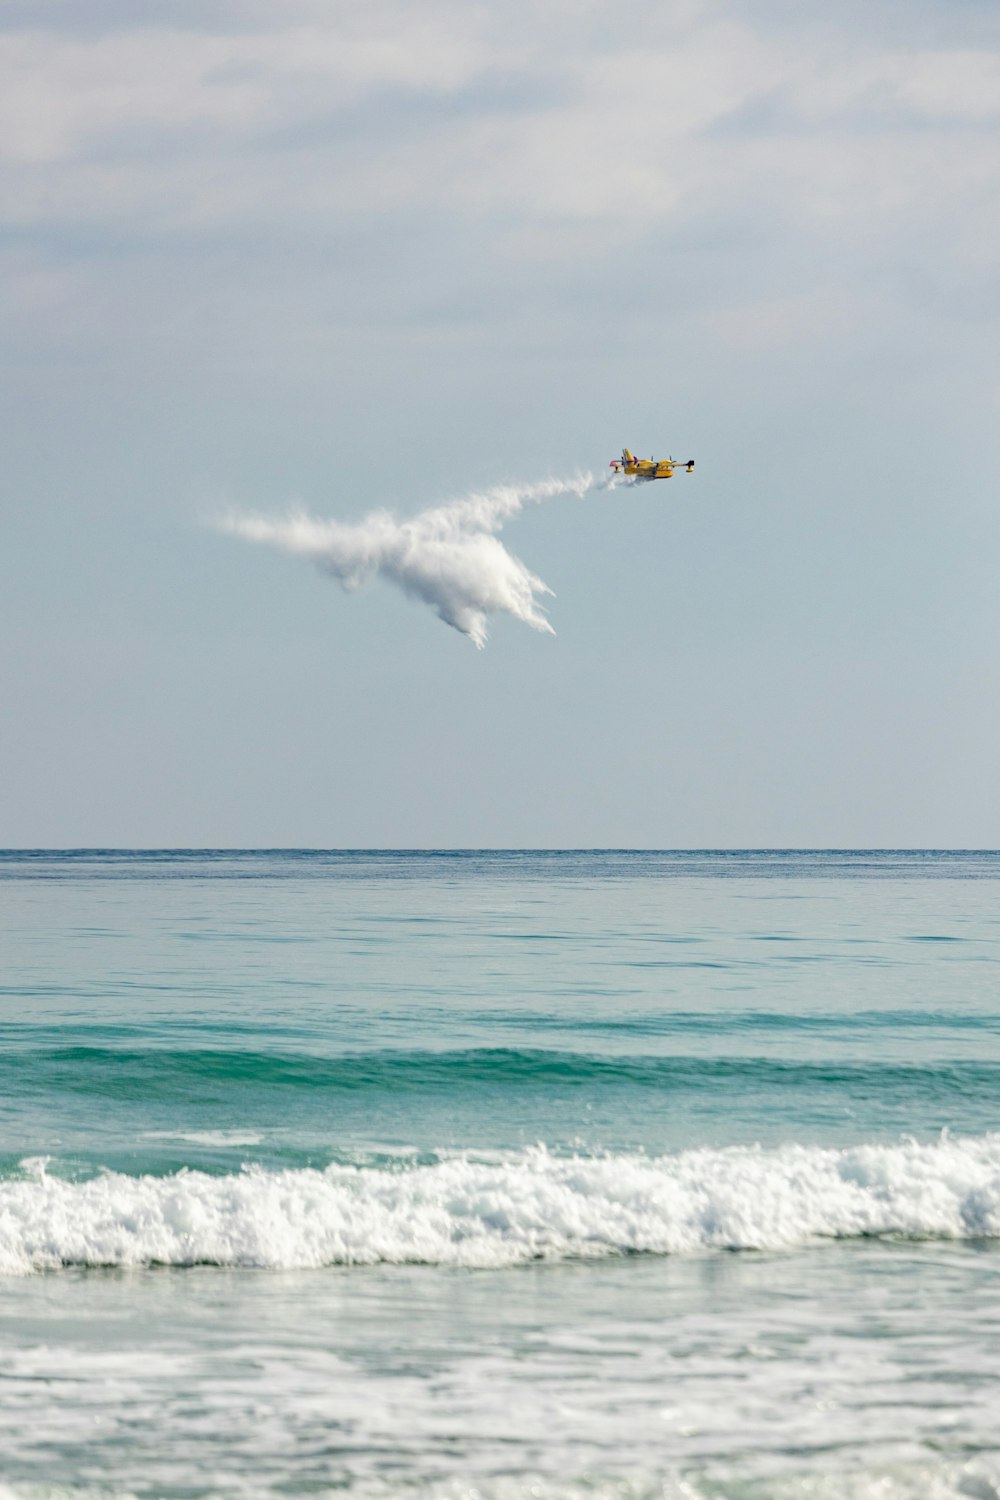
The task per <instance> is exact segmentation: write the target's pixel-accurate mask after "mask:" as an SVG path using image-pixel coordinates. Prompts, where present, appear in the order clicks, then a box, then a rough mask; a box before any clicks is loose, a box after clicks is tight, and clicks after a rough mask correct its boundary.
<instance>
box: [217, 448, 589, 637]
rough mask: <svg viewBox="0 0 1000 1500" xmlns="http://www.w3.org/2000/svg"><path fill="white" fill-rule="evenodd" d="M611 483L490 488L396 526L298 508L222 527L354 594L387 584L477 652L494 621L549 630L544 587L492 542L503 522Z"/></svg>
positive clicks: (236, 516)
mask: <svg viewBox="0 0 1000 1500" xmlns="http://www.w3.org/2000/svg"><path fill="white" fill-rule="evenodd" d="M614 483H615V481H614V480H613V479H607V480H605V479H600V480H599V479H596V478H595V477H594V475H592V474H577V475H574V476H573V477H572V478H570V479H547V480H542V481H541V482H540V483H536V484H520V485H515V484H506V485H496V486H494V487H493V488H492V489H488V490H482V491H479V492H477V493H474V494H470V495H465V496H463V497H462V498H461V499H458V500H452V501H450V502H449V503H447V504H445V505H436V506H432V507H430V508H429V509H427V510H422V511H420V512H419V513H418V514H417V515H414V516H410V517H404V518H402V519H400V518H398V517H396V516H394V515H392V514H390V512H388V511H384V510H378V511H372V512H371V513H370V514H369V515H367V516H364V517H363V518H362V520H360V521H357V522H355V523H354V524H348V523H346V522H343V521H323V520H318V519H316V518H315V517H313V516H309V515H306V514H305V513H304V512H301V511H300V512H297V513H293V514H291V515H286V516H260V515H243V514H240V513H238V512H233V513H232V514H230V515H228V516H226V517H224V518H223V520H222V521H221V522H220V525H221V527H222V529H223V530H224V531H230V532H232V533H234V534H235V535H236V536H242V537H245V538H246V539H247V540H248V541H253V542H264V543H266V544H268V545H270V546H272V547H278V548H280V549H281V550H282V551H284V552H291V553H294V554H296V555H298V556H300V557H308V558H311V559H312V560H313V561H314V562H316V563H318V564H319V566H320V567H321V568H322V569H323V570H324V572H326V573H330V574H331V575H332V576H333V577H334V578H336V579H338V580H339V582H340V583H342V584H343V586H344V588H345V589H357V588H360V587H361V586H362V585H363V584H365V583H367V582H368V581H369V579H371V578H373V577H375V576H376V575H378V576H380V577H382V578H385V579H387V580H388V582H390V583H394V584H396V585H397V587H399V588H401V589H402V590H403V591H404V593H407V594H410V595H411V596H412V597H413V598H416V599H422V600H423V602H424V603H425V604H429V605H431V606H432V608H433V609H435V610H436V611H437V613H438V615H439V616H440V618H441V619H442V620H444V621H445V623H446V624H448V625H453V626H454V627H455V629H456V630H459V631H461V632H462V634H463V635H467V636H468V637H469V639H470V640H471V641H472V643H473V644H474V645H476V646H482V645H484V644H485V641H486V630H487V625H488V622H489V620H490V618H491V617H492V616H493V615H498V614H508V615H512V616H513V618H514V619H515V620H521V621H523V623H524V624H525V625H530V626H531V627H532V629H534V630H541V631H547V632H548V633H550V634H551V633H552V626H551V625H550V624H549V622H548V620H547V619H546V616H545V610H544V608H543V607H542V604H541V600H542V598H543V597H544V596H545V595H546V594H551V592H552V590H551V589H550V588H549V587H548V585H547V584H545V583H543V582H542V580H541V579H540V578H537V577H536V576H535V575H534V573H531V572H529V570H528V569H527V568H526V567H525V565H524V563H522V562H521V560H520V558H517V557H515V556H513V554H512V553H510V552H508V551H507V549H506V547H505V546H504V545H503V543H502V542H501V541H500V540H499V538H498V537H497V532H499V531H500V529H501V527H502V526H503V525H504V522H505V521H509V520H510V519H511V517H512V516H515V515H517V513H518V512H519V511H521V510H523V509H524V507H525V506H526V505H539V504H541V503H542V501H544V500H551V499H554V498H555V497H556V496H559V495H577V496H583V495H585V494H586V493H587V491H588V490H591V489H595V488H608V487H610V486H611V485H613V484H614Z"/></svg>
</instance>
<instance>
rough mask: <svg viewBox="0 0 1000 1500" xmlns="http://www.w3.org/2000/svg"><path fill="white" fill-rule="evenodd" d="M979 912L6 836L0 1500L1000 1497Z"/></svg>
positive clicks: (991, 1060) (579, 877)
mask: <svg viewBox="0 0 1000 1500" xmlns="http://www.w3.org/2000/svg"><path fill="white" fill-rule="evenodd" d="M998 896H1000V856H998V855H995V854H989V853H920V852H916V853H915V852H912V851H911V852H900V853H878V852H861V853H856V854H843V853H837V852H820V853H803V852H796V851H779V852H771V853H754V852H742V853H730V854H718V853H710V852H709V853H691V854H651V853H634V852H628V851H617V852H596V853H595V852H586V851H584V852H576V853H570V854H547V853H505V854H491V853H475V852H470V853H444V854H425V853H413V854H380V853H378V852H361V853H349V854H348V853H309V852H294V851H257V852H252V853H246V854H234V853H232V852H226V851H219V852H213V851H200V852H199V851H184V852H177V851H161V852H152V853H149V852H147V853H141V854H123V853H116V852H114V851H99V850H95V851H84V852H73V853H59V852H55V853H52V852H42V853H30V854H26V853H7V854H0V943H2V954H3V964H2V969H0V1030H2V1049H0V1318H2V1330H0V1331H2V1342H0V1392H2V1398H3V1399H2V1400H0V1485H2V1484H3V1483H4V1482H5V1483H6V1484H8V1485H9V1486H10V1487H11V1489H12V1490H13V1492H14V1493H15V1494H17V1495H28V1494H36V1495H37V1494H40V1493H42V1492H45V1493H48V1492H50V1491H51V1489H52V1488H53V1487H55V1488H56V1489H58V1490H59V1491H60V1493H64V1492H69V1493H72V1494H84V1493H93V1492H99V1493H102V1494H133V1495H138V1496H151V1497H152V1496H178V1497H180V1496H191V1497H195V1496H209V1495H219V1496H227V1497H228V1496H256V1495H261V1496H264V1495H267V1496H271V1495H279V1494H280V1495H286V1494H305V1493H310V1494H324V1493H330V1492H332V1491H333V1490H344V1489H347V1490H350V1491H351V1492H352V1493H354V1494H356V1495H358V1496H360V1497H367V1496H380V1495H383V1494H384V1495H388V1494H389V1493H392V1494H397V1493H400V1492H402V1493H406V1494H408V1495H409V1494H414V1495H416V1494H420V1495H442V1496H444V1495H448V1496H455V1497H458V1496H459V1495H461V1496H473V1500H474V1497H475V1495H478V1496H481V1497H483V1500H493V1497H496V1500H503V1497H505V1496H510V1497H511V1500H515V1497H516V1500H521V1497H527V1496H536V1497H542V1500H547V1497H549V1496H552V1497H553V1500H556V1497H563V1496H567V1497H568V1496H574V1497H575V1496H577V1495H580V1496H583V1495H584V1494H586V1495H593V1496H599V1497H601V1500H604V1497H608V1500H610V1497H611V1496H631V1495H635V1496H637V1497H638V1496H646V1495H654V1494H655V1495H657V1496H675V1495H676V1496H677V1497H682V1496H683V1497H686V1500H698V1497H700V1496H733V1497H736V1496H748V1497H760V1500H763V1497H767V1496H774V1497H778V1500H780V1497H784V1496H788V1497H789V1500H791V1497H799V1496H801V1497H805V1496H826V1495H830V1496H831V1497H833V1496H840V1495H850V1496H854V1495H856V1496H858V1497H862V1496H865V1497H867V1496H871V1497H875V1496H878V1497H881V1500H894V1497H895V1496H897V1495H898V1496H901V1497H902V1496H911V1495H912V1496H927V1497H934V1500H940V1497H946V1496H952V1495H973V1496H979V1497H981V1500H982V1497H985V1496H994V1497H995V1496H998V1495H1000V1353H998V1350H1000V1341H998V1334H1000V1304H998V1296H997V1294H998V1292H1000V1279H998V1278H1000V1253H998V1251H1000V1134H997V1133H995V1132H997V1131H998V1128H1000V1119H998V1102H1000V1091H998V1086H1000V1004H998V998H1000V984H998V981H1000V968H998V964H1000V903H998ZM0 1493H2V1490H0Z"/></svg>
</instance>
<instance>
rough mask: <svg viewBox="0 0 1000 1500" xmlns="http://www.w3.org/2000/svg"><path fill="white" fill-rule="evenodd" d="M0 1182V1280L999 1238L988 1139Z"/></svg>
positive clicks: (996, 1160) (495, 1263)
mask: <svg viewBox="0 0 1000 1500" xmlns="http://www.w3.org/2000/svg"><path fill="white" fill-rule="evenodd" d="M22 1173H23V1175H22V1176H21V1177H20V1178H18V1179H15V1180H7V1181H5V1182H2V1183H0V1270H2V1271H4V1272H7V1273H22V1274H23V1273H27V1272H30V1271H33V1270H49V1269H57V1268H59V1267H63V1266H95V1267H96V1266H106V1267H107V1266H114V1267H127V1266H153V1265H162V1266H191V1265H217V1266H231V1267H241V1266H246V1267H262V1268H272V1269H283V1268H287V1269H293V1268H295V1269H297V1268H310V1267H320V1266H334V1265H341V1266H352V1265H378V1264H424V1265H438V1266H465V1267H480V1268H488V1267H500V1266H512V1265H517V1264H519V1263H523V1262H527V1261H533V1260H564V1259H575V1258H582V1259H587V1258H596V1257H602V1256H609V1255H626V1254H637V1253H645V1254H650V1255H678V1254H691V1253H697V1252H706V1251H714V1250H751V1249H753V1250H765V1249H785V1248H790V1247H794V1246H799V1245H805V1244H808V1243H810V1242H814V1241H818V1240H823V1239H834V1240H836V1239H853V1238H859V1237H865V1236H902V1237H907V1238H912V1239H917V1240H920V1239H930V1238H944V1239H955V1240H962V1239H978V1238H997V1237H1000V1135H990V1136H985V1137H980V1138H975V1139H949V1138H947V1137H945V1138H942V1139H941V1140H939V1141H937V1142H935V1143H933V1144H930V1145H925V1144H919V1143H917V1142H912V1141H910V1142H902V1143H899V1144H895V1145H867V1146H862V1147H856V1148H854V1149H850V1150H835V1149H829V1148H822V1147H816V1146H798V1145H792V1146H786V1147H783V1148H781V1149H778V1150H763V1149H761V1148H757V1147H754V1148H748V1147H738V1148H737V1147H733V1148H729V1149H725V1150H709V1149H699V1150H693V1151H685V1152H682V1153H679V1154H677V1155H673V1156H661V1157H647V1156H643V1155H639V1154H614V1155H606V1156H597V1157H585V1156H567V1157H559V1156H555V1155H550V1154H549V1153H548V1152H547V1151H546V1150H545V1149H544V1148H543V1147H534V1148H531V1149H529V1150H527V1151H520V1152H510V1153H505V1154H497V1155H493V1156H489V1157H485V1156H477V1155H474V1154H472V1153H469V1152H464V1153H456V1154H455V1155H453V1156H448V1157H444V1158H442V1159H439V1160H437V1161H435V1162H433V1163H430V1164H427V1163H418V1164H414V1163H413V1162H412V1161H407V1160H405V1159H401V1160H399V1161H396V1162H394V1163H391V1164H388V1165H386V1166H381V1167H372V1166H351V1165H343V1164H338V1165H333V1166H330V1167H328V1168H326V1169H325V1170H323V1171H320V1170H316V1169H311V1168H303V1169H296V1170H285V1171H267V1170H265V1169H263V1168H260V1167H246V1168H244V1169H243V1170H242V1171H241V1172H239V1173H235V1174H230V1175H228V1176H220V1177H213V1176H210V1175H207V1174H205V1173H202V1172H196V1171H186V1170H185V1171H181V1172H178V1173H176V1174H174V1175H172V1176H168V1177H152V1176H138V1177H133V1176H128V1175H125V1174H123V1173H117V1172H105V1173H103V1174H102V1175H100V1176H98V1177H95V1178H92V1179H90V1180H88V1181H82V1182H81V1181H73V1182H71V1181H66V1180H64V1179H62V1178H59V1177H56V1176H54V1175H52V1174H50V1173H49V1172H48V1171H47V1170H46V1168H45V1165H44V1163H39V1162H25V1163H23V1164H22Z"/></svg>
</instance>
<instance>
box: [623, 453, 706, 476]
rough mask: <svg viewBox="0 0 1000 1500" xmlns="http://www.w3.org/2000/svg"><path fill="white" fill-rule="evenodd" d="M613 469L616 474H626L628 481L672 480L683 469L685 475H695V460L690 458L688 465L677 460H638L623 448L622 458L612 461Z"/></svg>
mask: <svg viewBox="0 0 1000 1500" xmlns="http://www.w3.org/2000/svg"><path fill="white" fill-rule="evenodd" d="M611 467H612V469H614V471H615V473H616V474H624V475H625V476H626V477H627V478H628V479H672V478H673V477H674V470H675V469H683V470H684V472H685V474H691V473H693V471H694V459H693V458H689V459H688V461H687V463H686V464H682V463H678V462H677V460H676V459H675V458H660V459H656V458H636V457H635V455H634V454H633V453H630V452H629V451H628V449H627V448H623V449H622V456H621V458H613V459H612V460H611Z"/></svg>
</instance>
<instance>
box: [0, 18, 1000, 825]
mask: <svg viewBox="0 0 1000 1500" xmlns="http://www.w3.org/2000/svg"><path fill="white" fill-rule="evenodd" d="M998 127H1000V9H998V7H997V5H996V3H995V0H905V3H904V0H867V3H864V4H862V3H860V0H839V3H838V4H836V5H830V4H829V3H827V0H823V3H814V0H753V3H751V0H615V3H613V4H612V3H610V0H573V3H569V0H531V3H527V0H504V3H502V4H501V3H499V0H481V3H476V0H419V3H418V0H366V3H365V4H364V5H358V4H357V3H356V0H351V3H347V0H282V4H281V5H274V4H273V3H267V4H265V3H263V0H160V3H158V4H157V5H156V6H150V7H136V6H135V5H134V4H133V3H132V0H87V3H86V4H80V3H79V0H0V375H2V400H0V451H2V453H3V465H2V478H0V535H2V541H0V845H5V846H8V847H26V846H29V847H73V846H134V847H157V846H160V847H163V846H202V847H204V846H232V847H261V846H309V847H456V846H457V847H472V846H499V847H597V846H612V847H663V848H674V847H766V846H813V847H816V846H819V847H828V846H837V847H871V846H881V847H886V846H889V847H906V846H909V847H912V846H920V847H930V846H948V847H998V846H1000V776H998V774H997V769H996V768H997V765H998V764H1000V594H998V588H997V579H998V562H1000V506H998V498H1000V496H998V482H997V475H998V460H1000V441H998V432H1000V363H998V356H997V350H998V349H1000V261H998V256H997V246H998V244H1000V128H998ZM623 445H628V446H629V447H630V448H632V449H633V450H635V451H637V452H639V453H641V454H649V453H655V454H656V455H657V456H663V455H664V454H666V453H668V452H672V453H673V454H674V455H675V456H676V457H678V458H681V459H687V458H689V457H694V458H695V459H696V460H697V468H696V471H695V473H694V475H692V476H690V477H688V476H682V475H677V476H675V478H673V479H672V480H670V481H666V482H658V483H656V484H649V485H643V486H630V487H623V488H617V489H610V490H591V491H587V492H586V493H584V494H582V495H581V494H579V493H576V492H574V491H572V490H562V489H561V488H560V484H559V483H558V481H561V480H563V479H567V478H571V477H572V476H574V475H576V474H578V473H581V472H588V471H590V472H594V473H601V474H604V473H607V465H608V461H609V459H611V458H612V457H614V456H616V455H617V454H618V453H619V452H620V451H621V449H622V447H623ZM548 481H557V482H556V483H555V484H553V485H552V486H551V488H552V489H553V490H555V491H558V493H555V494H552V495H551V496H549V497H548V498H545V499H544V502H543V503H538V504H536V503H531V504H530V505H528V506H526V507H525V508H524V509H523V510H522V511H521V512H520V513H519V514H512V515H510V516H509V517H508V518H507V520H506V521H505V524H504V528H503V531H502V535H501V536H500V537H499V542H500V543H502V545H503V546H504V547H505V548H506V549H507V554H509V555H510V556H511V557H512V559H513V562H514V564H516V565H518V566H520V567H521V568H522V569H523V571H524V572H525V573H526V574H528V575H529V576H530V577H532V578H534V579H537V580H538V581H540V582H544V585H545V586H546V587H547V588H548V589H551V591H552V593H551V594H544V595H543V596H539V597H540V600H541V605H540V607H543V608H544V610H545V611H546V615H545V618H547V620H548V622H549V624H550V625H551V627H552V630H553V631H554V634H550V633H548V632H547V631H545V630H544V629H539V628H534V629H533V628H531V626H530V623H526V620H525V618H523V617H522V618H520V619H519V618H514V617H512V616H511V615H510V614H506V613H503V612H502V611H501V612H500V613H499V614H497V615H495V616H491V617H490V619H489V620H488V639H487V640H486V642H485V645H484V646H483V649H481V650H477V649H476V647H475V645H474V644H473V642H472V641H470V639H468V638H467V637H466V636H464V635H463V634H462V633H461V631H460V630H457V629H450V628H449V627H448V625H447V624H446V623H444V622H443V621H442V620H441V619H440V618H438V617H437V615H436V614H435V611H434V609H433V608H428V607H427V603H426V602H424V598H414V597H412V596H408V595H407V594H406V593H404V592H402V591H401V590H400V589H398V588H395V587H393V586H392V583H391V581H390V580H387V578H386V577H385V576H375V577H373V578H371V579H370V580H369V581H368V582H367V583H365V585H364V586H363V587H361V588H359V589H357V590H355V591H352V592H345V591H344V589H343V588H342V587H341V585H340V583H339V582H338V581H337V578H336V577H331V576H329V574H328V573H327V574H324V572H323V570H322V569H321V568H319V567H317V566H316V565H315V563H314V561H313V560H311V559H310V557H308V556H302V555H289V554H288V553H287V552H284V551H281V550H274V549H273V548H270V547H267V546H259V545H254V544H253V543H252V541H248V540H247V539H246V537H245V536H243V535H238V534H234V532H233V531H232V529H230V530H229V531H227V530H225V529H224V527H223V526H221V525H220V521H221V520H222V519H223V518H225V517H227V516H229V517H232V516H233V515H247V514H253V515H256V516H258V517H271V518H287V517H288V516H289V515H290V514H293V513H295V514H299V515H302V516H305V517H311V518H314V519H315V521H316V522H317V523H323V524H324V525H329V524H331V523H332V524H334V526H335V527H336V526H340V527H342V528H343V527H347V528H352V527H353V528H358V527H361V528H365V527H368V526H370V524H371V522H370V521H368V520H367V519H366V518H367V517H368V516H369V515H370V513H371V512H373V511H376V512H388V513H391V516H392V517H393V518H395V519H394V521H393V524H394V525H395V524H396V523H397V522H398V523H400V524H401V525H402V526H403V527H404V531H405V527H406V523H407V522H408V521H409V519H410V518H412V517H414V516H418V515H419V514H421V513H422V512H424V511H426V510H427V509H428V507H431V508H439V507H441V506H443V505H446V504H448V503H450V502H454V501H462V500H463V497H467V496H468V495H470V494H477V495H479V494H482V493H483V492H492V490H493V489H494V488H495V487H497V486H519V485H526V486H535V487H538V486H543V487H544V485H545V484H546V483H547V482H548ZM324 534H326V533H324ZM339 534H340V533H339V532H338V535H339ZM350 534H351V535H352V536H355V535H357V534H358V533H357V531H352V532H351V533H350ZM405 534H407V535H408V534H409V533H408V532H406V533H405ZM515 571H516V569H515ZM411 593H412V591H411Z"/></svg>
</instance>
